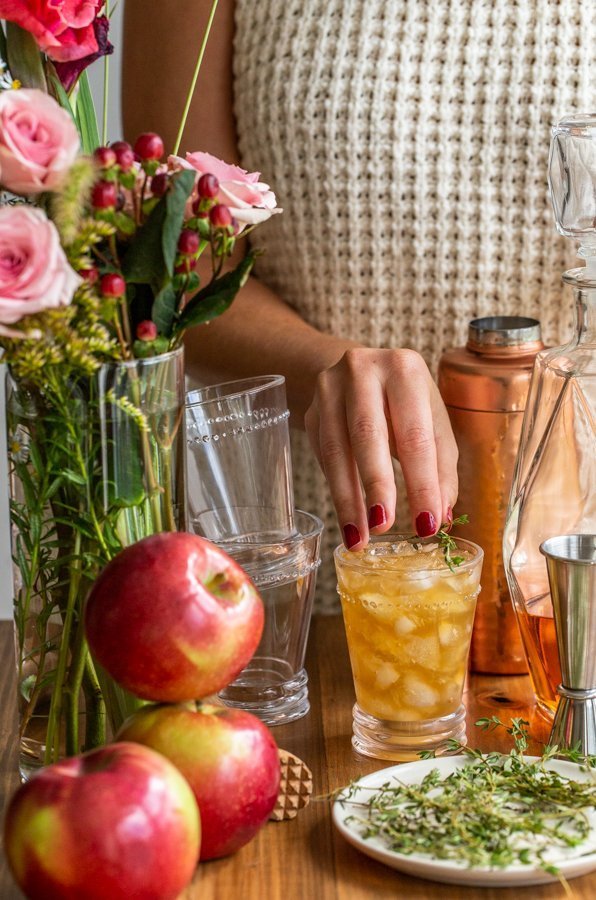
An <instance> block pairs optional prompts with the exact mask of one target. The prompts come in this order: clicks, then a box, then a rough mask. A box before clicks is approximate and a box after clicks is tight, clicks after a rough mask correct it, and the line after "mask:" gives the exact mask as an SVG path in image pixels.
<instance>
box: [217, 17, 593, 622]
mask: <svg viewBox="0 0 596 900" xmlns="http://www.w3.org/2000/svg"><path fill="white" fill-rule="evenodd" d="M234 76H235V82H234V83H235V113H236V119H237V127H238V135H239V144H240V153H241V158H242V162H243V165H244V166H245V168H247V169H249V170H251V171H252V170H257V171H260V172H261V173H262V178H263V180H265V181H267V182H268V183H269V184H271V186H272V188H273V190H275V192H276V195H277V198H278V203H279V204H280V205H281V206H283V208H284V212H283V215H281V216H276V217H274V219H272V220H271V221H270V222H269V223H266V224H265V225H264V226H261V227H260V228H259V232H258V236H257V243H258V245H259V246H263V247H265V248H266V252H265V254H264V255H263V256H262V257H260V258H259V261H258V266H257V270H256V274H257V275H258V277H259V278H260V279H261V280H263V281H264V282H266V283H267V284H268V285H269V286H270V287H272V288H273V289H274V290H275V291H277V292H278V294H279V295H280V297H282V298H283V299H284V300H285V301H286V302H287V303H288V304H289V305H290V306H292V307H293V308H295V309H296V310H297V311H298V312H299V313H300V314H301V315H302V316H303V317H304V318H305V319H306V320H307V321H308V322H310V323H311V324H312V325H314V326H315V327H317V328H319V329H321V330H322V331H327V332H332V333H334V334H336V335H339V336H343V337H347V338H353V339H356V340H358V341H361V342H362V343H363V344H366V345H370V346H379V347H410V348H413V349H415V350H417V351H419V352H420V353H421V354H422V355H423V357H424V358H425V360H426V361H427V363H428V365H429V366H430V369H431V372H432V373H433V375H435V374H436V370H437V363H438V360H439V358H440V355H441V353H442V352H443V351H444V350H445V349H447V348H451V347H454V346H458V345H461V344H462V343H464V342H465V337H466V331H467V325H468V322H469V320H470V319H473V318H475V317H477V316H485V315H518V314H519V315H526V316H533V317H536V318H538V319H539V320H540V321H541V324H542V329H543V337H544V339H545V341H546V342H548V343H560V342H561V341H562V340H564V339H565V338H566V337H567V335H568V334H569V329H570V323H571V318H572V307H573V302H572V298H571V294H570V291H569V289H568V288H564V287H563V285H562V282H561V274H562V272H563V271H564V270H565V269H566V268H569V267H571V266H572V265H577V264H578V261H577V259H576V257H575V250H574V247H573V245H572V244H571V242H569V241H567V240H565V239H563V238H561V237H559V236H558V235H557V233H556V231H555V227H554V220H553V215H552V211H551V207H550V201H549V198H548V187H547V161H548V151H549V141H550V128H551V125H552V124H554V123H555V122H556V121H558V120H559V119H561V118H562V117H563V116H564V115H567V114H569V113H573V112H588V111H593V109H594V107H596V2H595V0H433V2H432V3H431V2H424V0H422V2H421V0H258V2H255V0H236V37H235V72H234ZM290 339H291V336H290ZM293 467H294V477H295V498H296V505H297V506H298V507H299V508H301V509H305V510H307V511H310V512H314V513H316V514H318V515H320V516H321V517H322V518H323V519H324V521H325V524H326V537H325V540H324V541H323V566H322V568H321V570H320V575H319V586H318V590H317V606H318V608H319V609H322V610H324V611H331V610H332V609H334V608H335V606H336V602H337V599H336V592H335V576H334V573H333V565H332V559H331V550H332V547H333V545H334V544H336V543H337V542H338V541H339V540H340V535H339V533H338V531H337V530H336V521H335V514H334V511H333V507H332V504H331V501H330V498H329V494H328V491H327V489H326V484H325V479H324V478H323V476H322V474H321V473H320V472H319V469H318V465H317V462H316V460H315V458H314V456H313V455H312V453H311V451H310V449H309V448H308V445H307V440H306V437H305V435H304V434H302V435H296V440H295V441H294V444H293ZM397 517H398V522H399V523H401V524H402V525H404V526H405V528H406V530H411V524H410V517H409V513H408V510H407V506H406V505H405V503H404V500H403V497H402V499H401V501H400V502H398V509H397Z"/></svg>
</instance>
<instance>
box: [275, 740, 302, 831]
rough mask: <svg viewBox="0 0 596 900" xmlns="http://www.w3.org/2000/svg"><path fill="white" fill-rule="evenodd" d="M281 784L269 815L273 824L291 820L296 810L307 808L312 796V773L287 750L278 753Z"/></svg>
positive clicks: (296, 812)
mask: <svg viewBox="0 0 596 900" xmlns="http://www.w3.org/2000/svg"><path fill="white" fill-rule="evenodd" d="M279 761H280V763H281V782H280V785H279V795H278V797H277V803H276V804H275V806H274V808H273V811H272V813H271V815H270V816H269V818H270V819H272V820H273V821H274V822H281V821H282V820H283V819H293V818H295V816H297V815H298V810H300V809H304V807H305V806H308V803H309V800H310V795H311V794H312V772H311V771H310V769H309V768H308V766H307V765H305V763H303V762H302V760H301V759H299V758H298V757H297V756H294V754H293V753H288V751H287V750H280V751H279Z"/></svg>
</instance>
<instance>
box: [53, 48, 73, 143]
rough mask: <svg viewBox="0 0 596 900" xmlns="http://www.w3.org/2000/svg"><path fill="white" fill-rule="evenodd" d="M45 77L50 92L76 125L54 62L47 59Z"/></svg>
mask: <svg viewBox="0 0 596 900" xmlns="http://www.w3.org/2000/svg"><path fill="white" fill-rule="evenodd" d="M46 78H47V79H48V89H49V92H50V94H51V95H52V97H53V98H54V99H55V100H57V102H58V103H59V104H60V106H61V107H62V109H65V110H66V112H67V113H68V114H69V115H70V117H71V119H72V120H73V122H74V123H75V125H77V120H76V118H75V114H74V112H73V109H72V105H71V102H70V100H69V99H68V94H67V93H66V91H65V90H64V88H63V87H62V82H61V81H60V79H59V78H58V74H57V72H56V69H55V68H54V64H53V63H52V62H50V60H49V59H48V60H46ZM77 127H78V125H77Z"/></svg>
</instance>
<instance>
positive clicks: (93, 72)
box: [0, 2, 124, 619]
mask: <svg viewBox="0 0 596 900" xmlns="http://www.w3.org/2000/svg"><path fill="white" fill-rule="evenodd" d="M123 6H124V3H123V2H121V3H119V4H118V5H117V7H116V10H115V12H114V14H113V17H112V21H111V25H110V36H111V41H112V44H113V45H114V53H113V54H112V56H111V57H110V70H109V71H110V79H109V81H110V84H109V100H110V103H109V111H108V137H109V139H110V140H112V141H114V140H117V139H118V138H119V137H120V136H121V134H122V129H121V122H120V60H121V56H122V10H123ZM88 71H89V76H90V80H91V87H92V90H93V93H94V97H95V99H96V104H97V110H98V115H99V117H100V118H101V108H102V103H103V99H102V98H103V62H102V61H101V60H100V61H98V62H96V63H95V64H94V65H93V66H91V67H90V69H89V70H88ZM4 426H5V416H4V367H3V366H0V619H8V618H10V616H11V615H12V570H11V562H10V537H9V528H8V473H7V466H6V434H5V427H4Z"/></svg>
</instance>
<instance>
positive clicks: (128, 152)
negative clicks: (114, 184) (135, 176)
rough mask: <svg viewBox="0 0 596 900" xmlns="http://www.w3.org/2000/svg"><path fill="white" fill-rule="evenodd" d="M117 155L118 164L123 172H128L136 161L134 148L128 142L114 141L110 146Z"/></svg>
mask: <svg viewBox="0 0 596 900" xmlns="http://www.w3.org/2000/svg"><path fill="white" fill-rule="evenodd" d="M110 146H111V148H112V150H113V151H114V153H115V154H116V162H117V163H118V165H119V166H120V168H121V169H122V171H123V172H128V170H129V169H130V168H131V167H132V164H133V163H134V161H135V155H134V152H133V149H132V147H131V146H130V144H129V143H128V142H127V141H114V143H113V144H111V145H110Z"/></svg>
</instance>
